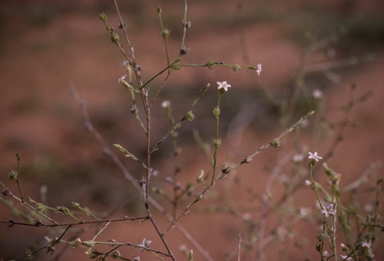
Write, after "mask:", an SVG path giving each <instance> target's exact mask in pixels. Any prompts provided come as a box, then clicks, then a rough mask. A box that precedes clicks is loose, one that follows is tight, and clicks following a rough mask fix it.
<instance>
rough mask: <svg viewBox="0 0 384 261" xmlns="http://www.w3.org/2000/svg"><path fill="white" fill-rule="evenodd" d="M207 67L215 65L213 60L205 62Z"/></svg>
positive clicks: (210, 67) (211, 67)
mask: <svg viewBox="0 0 384 261" xmlns="http://www.w3.org/2000/svg"><path fill="white" fill-rule="evenodd" d="M205 65H206V66H207V67H208V68H209V69H214V68H215V67H216V63H215V62H214V61H209V62H207V63H206V64H205Z"/></svg>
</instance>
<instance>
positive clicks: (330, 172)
mask: <svg viewBox="0 0 384 261" xmlns="http://www.w3.org/2000/svg"><path fill="white" fill-rule="evenodd" d="M323 167H324V170H325V174H327V176H328V177H330V178H332V177H333V174H334V172H333V170H331V169H330V168H329V167H328V165H327V163H324V164H323Z"/></svg>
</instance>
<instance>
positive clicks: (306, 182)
mask: <svg viewBox="0 0 384 261" xmlns="http://www.w3.org/2000/svg"><path fill="white" fill-rule="evenodd" d="M304 183H305V185H307V186H310V185H312V181H310V180H308V179H306V180H305V181H304Z"/></svg>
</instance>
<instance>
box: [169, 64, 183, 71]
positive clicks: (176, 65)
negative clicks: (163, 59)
mask: <svg viewBox="0 0 384 261" xmlns="http://www.w3.org/2000/svg"><path fill="white" fill-rule="evenodd" d="M171 68H172V69H173V70H175V71H177V70H179V69H180V68H181V64H180V63H179V62H176V63H174V64H172V65H171Z"/></svg>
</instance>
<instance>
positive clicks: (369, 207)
mask: <svg viewBox="0 0 384 261" xmlns="http://www.w3.org/2000/svg"><path fill="white" fill-rule="evenodd" d="M363 209H364V211H365V212H372V211H373V210H375V207H374V206H373V205H372V204H370V203H368V204H365V206H364V208H363Z"/></svg>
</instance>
